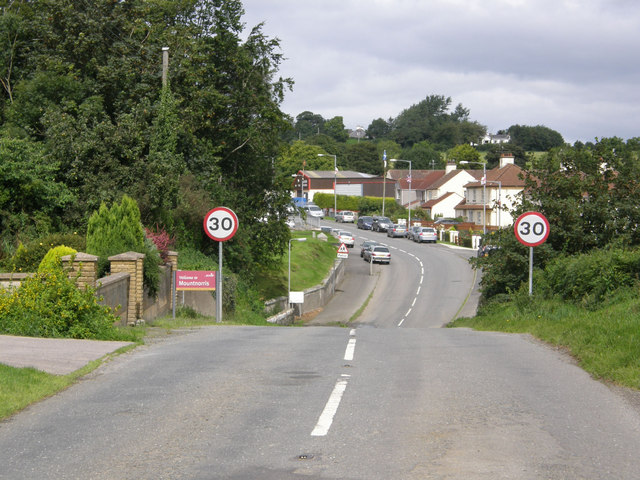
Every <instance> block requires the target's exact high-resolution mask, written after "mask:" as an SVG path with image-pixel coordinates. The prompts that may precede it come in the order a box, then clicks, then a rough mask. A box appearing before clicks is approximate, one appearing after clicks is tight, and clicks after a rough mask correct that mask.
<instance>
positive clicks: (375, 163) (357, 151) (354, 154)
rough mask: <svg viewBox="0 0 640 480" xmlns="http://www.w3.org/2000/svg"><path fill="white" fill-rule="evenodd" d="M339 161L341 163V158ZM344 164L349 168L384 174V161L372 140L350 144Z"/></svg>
mask: <svg viewBox="0 0 640 480" xmlns="http://www.w3.org/2000/svg"><path fill="white" fill-rule="evenodd" d="M338 161H339V163H340V159H338ZM342 164H343V165H344V167H345V168H347V169H348V170H354V171H356V172H362V173H371V174H373V175H382V169H383V166H382V162H381V161H380V158H379V157H378V152H377V150H376V146H375V144H373V143H371V142H358V143H352V144H348V145H347V148H346V150H345V158H344V160H343V163H342Z"/></svg>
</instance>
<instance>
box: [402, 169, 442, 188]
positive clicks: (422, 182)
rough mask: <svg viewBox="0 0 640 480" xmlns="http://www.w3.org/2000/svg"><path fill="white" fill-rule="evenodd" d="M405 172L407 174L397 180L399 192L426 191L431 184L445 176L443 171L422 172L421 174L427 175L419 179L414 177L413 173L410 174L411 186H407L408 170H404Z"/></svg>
mask: <svg viewBox="0 0 640 480" xmlns="http://www.w3.org/2000/svg"><path fill="white" fill-rule="evenodd" d="M405 172H407V175H406V176H405V177H402V178H400V179H398V185H399V186H400V189H401V190H409V189H411V190H426V189H427V188H429V186H430V185H431V184H432V183H433V182H435V181H437V180H439V179H440V178H442V177H444V175H445V171H444V170H422V172H427V173H426V175H423V176H421V177H416V176H415V175H414V172H411V177H412V178H411V185H409V181H408V180H407V177H408V176H409V170H405Z"/></svg>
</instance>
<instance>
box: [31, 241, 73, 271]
mask: <svg viewBox="0 0 640 480" xmlns="http://www.w3.org/2000/svg"><path fill="white" fill-rule="evenodd" d="M76 253H78V252H77V251H76V250H74V249H73V248H71V247H66V246H64V245H60V246H58V247H53V248H52V249H51V250H49V251H48V252H47V254H46V255H45V256H44V258H43V259H42V261H41V262H40V265H39V266H38V272H51V271H60V272H62V260H60V259H61V258H62V257H64V256H65V255H75V254H76Z"/></svg>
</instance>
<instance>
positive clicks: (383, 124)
mask: <svg viewBox="0 0 640 480" xmlns="http://www.w3.org/2000/svg"><path fill="white" fill-rule="evenodd" d="M391 122H392V120H391V119H389V120H388V121H387V120H383V119H382V118H376V119H375V120H374V121H372V122H371V123H370V124H369V126H368V127H367V136H368V137H369V138H373V139H381V138H388V136H389V134H390V133H391Z"/></svg>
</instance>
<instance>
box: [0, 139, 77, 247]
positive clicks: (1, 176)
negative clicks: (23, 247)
mask: <svg viewBox="0 0 640 480" xmlns="http://www.w3.org/2000/svg"><path fill="white" fill-rule="evenodd" d="M56 172H57V168H56V165H55V163H52V162H50V161H48V160H47V158H46V157H45V151H44V149H43V148H42V145H41V144H38V143H35V142H31V141H29V140H27V139H8V138H0V227H1V229H2V238H3V239H4V241H6V242H8V243H14V241H15V240H16V239H20V238H23V237H25V236H26V237H27V238H30V237H32V236H35V235H43V234H47V233H51V232H52V231H55V230H57V229H59V228H61V224H60V217H61V215H62V212H63V210H64V208H65V207H66V206H67V205H69V204H71V203H72V202H73V196H72V195H71V193H70V192H69V189H68V188H67V187H66V186H65V185H64V184H62V183H59V182H57V181H56V180H55V174H56Z"/></svg>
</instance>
